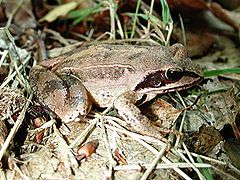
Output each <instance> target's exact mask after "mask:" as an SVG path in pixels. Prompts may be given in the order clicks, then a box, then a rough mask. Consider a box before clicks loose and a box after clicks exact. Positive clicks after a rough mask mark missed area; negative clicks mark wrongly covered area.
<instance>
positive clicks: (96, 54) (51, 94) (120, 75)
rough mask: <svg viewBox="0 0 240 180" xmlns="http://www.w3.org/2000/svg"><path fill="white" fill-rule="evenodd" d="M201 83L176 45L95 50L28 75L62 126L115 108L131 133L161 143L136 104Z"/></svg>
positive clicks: (56, 60) (75, 53) (73, 54)
mask: <svg viewBox="0 0 240 180" xmlns="http://www.w3.org/2000/svg"><path fill="white" fill-rule="evenodd" d="M169 70H170V75H171V76H168V74H169ZM178 75H179V76H178ZM168 77H172V78H168ZM201 79H202V73H201V70H200V69H199V68H198V67H197V66H196V65H194V64H193V63H192V61H191V60H190V59H189V58H188V57H187V51H186V50H185V48H184V47H183V46H182V45H180V44H175V45H173V46H171V47H169V48H167V47H163V46H131V45H95V46H90V47H87V48H85V49H83V50H79V49H76V50H75V51H73V52H71V53H67V54H64V55H62V56H59V57H56V58H53V59H50V60H48V61H45V62H42V63H41V64H40V65H37V66H35V67H33V68H32V70H31V71H30V84H31V86H32V88H33V90H34V92H35V94H36V95H37V97H38V98H39V101H40V102H41V103H42V104H43V105H45V106H47V107H48V108H49V109H51V110H52V111H53V112H55V113H56V114H57V115H58V116H59V117H60V118H61V119H62V120H63V121H64V122H66V123H67V122H69V121H72V120H74V119H75V118H76V117H77V116H79V115H80V116H83V117H84V116H86V115H87V114H88V112H89V110H90V109H91V105H92V104H95V105H97V106H101V107H107V106H114V107H115V108H116V109H117V110H118V113H119V114H120V115H121V116H122V117H123V118H124V119H125V120H126V121H127V122H128V123H129V124H130V125H131V127H132V128H133V129H134V130H136V131H137V132H140V133H142V134H147V135H151V136H154V137H156V138H160V137H161V135H160V134H159V131H158V130H159V129H157V128H156V127H154V126H153V125H151V124H150V121H149V120H148V119H147V117H145V116H143V115H142V114H141V112H140V110H139V109H138V108H137V107H136V106H135V103H136V102H137V101H138V100H140V99H141V98H142V97H143V95H144V94H146V95H148V97H149V98H147V100H149V99H151V98H153V97H154V96H155V95H156V94H162V93H166V92H170V91H177V90H182V89H185V88H188V87H190V86H192V85H194V84H196V83H198V82H199V81H200V80H201Z"/></svg>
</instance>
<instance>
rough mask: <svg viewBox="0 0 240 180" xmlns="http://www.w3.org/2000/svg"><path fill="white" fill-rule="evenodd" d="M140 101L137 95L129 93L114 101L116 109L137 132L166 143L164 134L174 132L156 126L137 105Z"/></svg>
mask: <svg viewBox="0 0 240 180" xmlns="http://www.w3.org/2000/svg"><path fill="white" fill-rule="evenodd" d="M138 100H139V98H138V94H137V93H134V92H133V91H128V92H126V93H124V94H122V95H120V96H119V97H118V98H117V99H116V100H115V101H114V107H115V108H116V109H117V110H118V113H119V115H120V116H121V117H123V118H124V120H126V121H127V123H129V124H130V126H131V127H132V128H133V129H134V130H135V131H136V132H138V133H141V134H143V135H148V136H151V137H154V138H157V139H159V140H163V141H166V139H165V138H163V134H168V133H171V132H172V130H170V129H165V128H164V129H162V128H159V127H156V126H154V125H153V124H152V123H151V122H150V120H149V119H148V118H147V117H146V116H144V115H143V114H142V113H141V111H140V110H139V109H138V108H137V106H136V105H135V104H136V102H137V101H138Z"/></svg>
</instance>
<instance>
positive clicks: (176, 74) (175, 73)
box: [165, 68, 183, 81]
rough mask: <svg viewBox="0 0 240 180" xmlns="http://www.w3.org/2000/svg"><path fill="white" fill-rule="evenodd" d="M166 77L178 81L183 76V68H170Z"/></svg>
mask: <svg viewBox="0 0 240 180" xmlns="http://www.w3.org/2000/svg"><path fill="white" fill-rule="evenodd" d="M165 77H166V78H167V79H168V80H170V81H178V80H180V79H181V78H182V77H183V70H182V69H180V68H170V69H168V70H167V71H166V73H165Z"/></svg>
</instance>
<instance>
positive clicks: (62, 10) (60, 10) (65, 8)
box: [39, 1, 78, 22]
mask: <svg viewBox="0 0 240 180" xmlns="http://www.w3.org/2000/svg"><path fill="white" fill-rule="evenodd" d="M77 6H78V3H77V2H75V1H72V2H69V3H66V4H63V5H60V6H58V7H56V8H54V9H52V10H51V11H49V12H48V13H47V14H46V15H45V16H44V17H42V18H41V19H39V22H43V21H47V22H53V21H55V20H56V19H57V18H58V17H61V16H65V15H67V14H68V13H69V11H71V10H73V9H75V8H76V7H77Z"/></svg>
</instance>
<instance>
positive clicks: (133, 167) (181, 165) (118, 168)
mask: <svg viewBox="0 0 240 180" xmlns="http://www.w3.org/2000/svg"><path fill="white" fill-rule="evenodd" d="M193 165H194V166H195V167H197V168H212V165H210V164H206V163H193ZM150 166H151V164H141V165H139V164H136V165H134V164H132V165H121V166H115V167H114V170H115V171H129V170H141V169H142V167H146V168H149V167H150ZM173 167H176V168H191V166H190V165H189V163H171V164H163V163H161V164H157V166H156V167H155V169H172V168H173Z"/></svg>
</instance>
